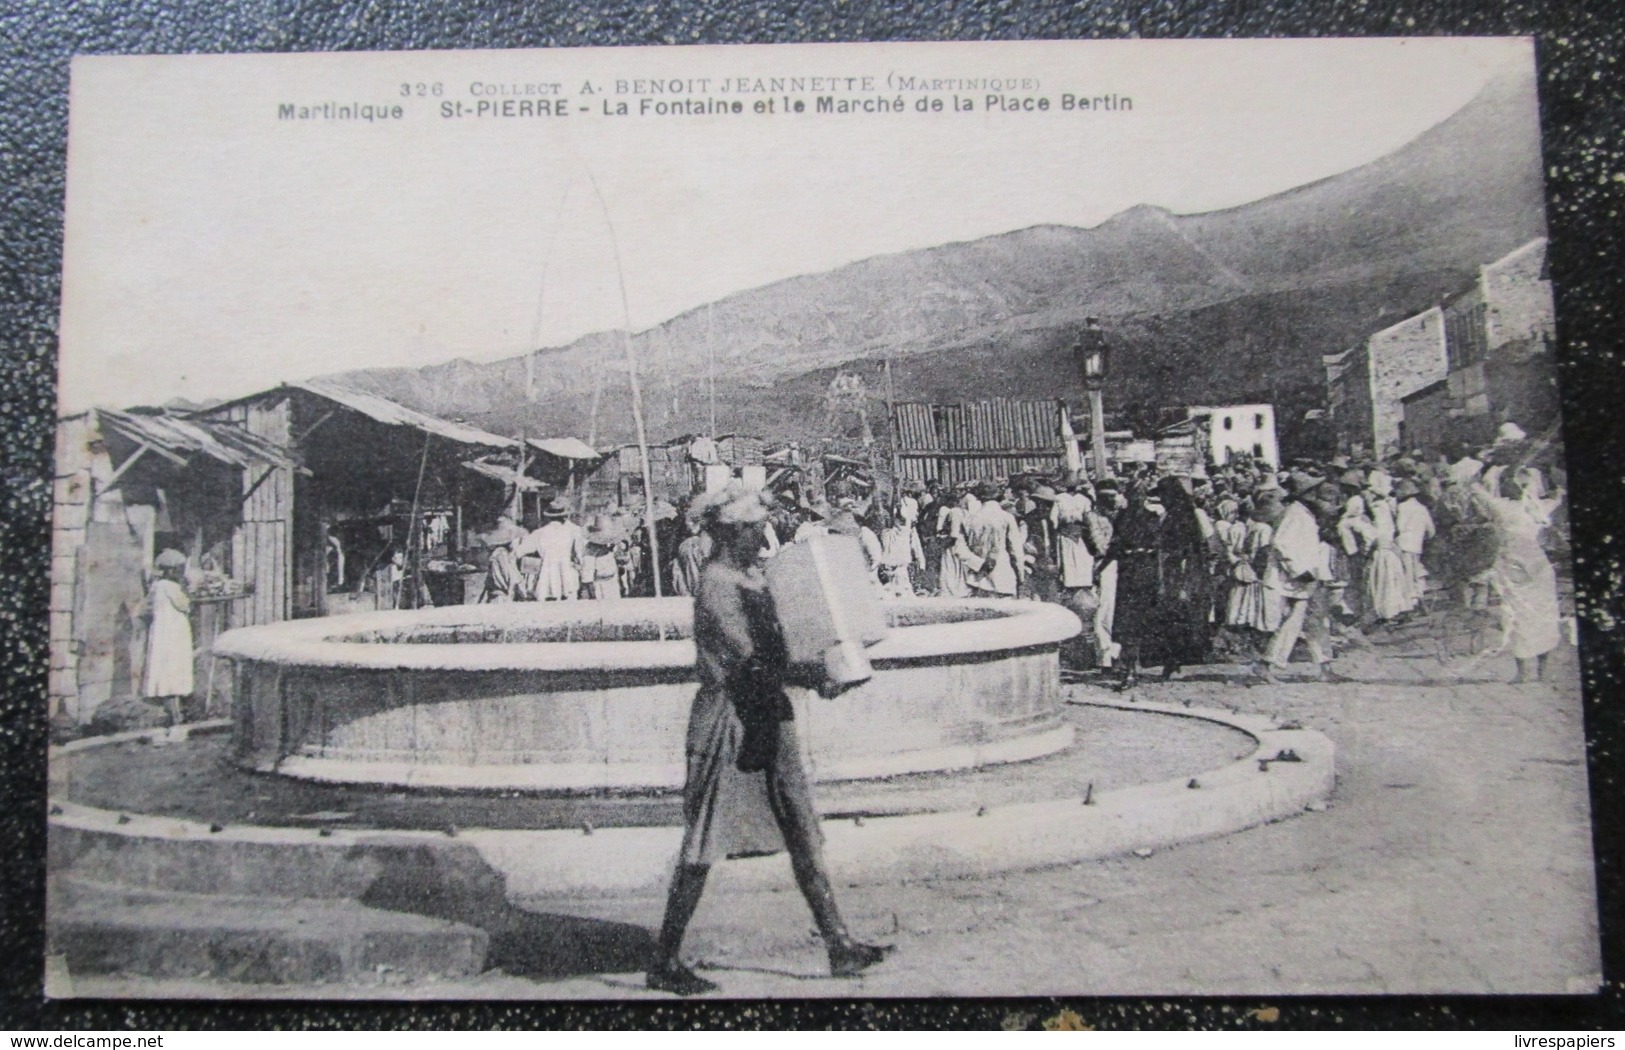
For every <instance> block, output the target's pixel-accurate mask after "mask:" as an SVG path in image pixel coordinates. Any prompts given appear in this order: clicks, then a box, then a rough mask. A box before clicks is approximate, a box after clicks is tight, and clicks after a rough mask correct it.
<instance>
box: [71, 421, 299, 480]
mask: <svg viewBox="0 0 1625 1050" xmlns="http://www.w3.org/2000/svg"><path fill="white" fill-rule="evenodd" d="M96 415H97V416H98V417H99V419H100V421H101V426H102V428H103V431H104V432H106V431H108V430H112V431H115V432H117V433H119V434H122V435H123V436H124V437H126V438H128V439H129V440H131V441H135V442H138V443H141V444H148V445H153V446H155V447H157V448H160V449H164V450H166V451H168V452H170V453H173V454H175V455H179V456H183V457H190V456H193V455H199V454H201V455H205V456H208V457H209V458H210V459H214V460H217V461H219V462H221V463H225V464H227V465H229V466H234V467H247V466H251V465H255V464H269V465H273V466H279V467H297V466H298V463H297V462H296V461H295V460H294V458H293V457H292V455H290V454H289V452H288V450H287V449H286V448H283V447H282V446H281V445H277V444H273V443H272V442H269V441H266V440H265V439H264V438H261V437H256V436H255V435H253V434H250V433H248V432H247V431H246V430H240V429H238V428H237V427H234V426H231V425H230V424H228V423H216V422H212V421H209V420H203V419H182V418H180V417H179V416H171V415H167V414H163V415H144V414H138V413H134V412H120V411H117V410H115V409H110V408H103V409H97V410H96Z"/></svg>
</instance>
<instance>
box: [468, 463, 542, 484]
mask: <svg viewBox="0 0 1625 1050" xmlns="http://www.w3.org/2000/svg"><path fill="white" fill-rule="evenodd" d="M463 466H465V467H467V468H468V469H469V470H472V471H473V472H474V473H476V474H480V475H483V476H485V477H488V478H490V479H492V480H493V481H500V482H502V483H503V484H504V485H518V486H519V487H520V488H521V489H523V490H524V491H526V492H540V491H541V490H542V489H545V488H550V487H551V486H550V485H548V484H547V483H546V482H545V481H538V480H537V479H535V478H533V477H529V476H527V475H524V474H521V473H519V471H517V470H515V469H514V468H513V467H510V466H507V465H505V464H502V463H487V462H485V461H484V460H481V459H473V460H465V461H464V462H463Z"/></svg>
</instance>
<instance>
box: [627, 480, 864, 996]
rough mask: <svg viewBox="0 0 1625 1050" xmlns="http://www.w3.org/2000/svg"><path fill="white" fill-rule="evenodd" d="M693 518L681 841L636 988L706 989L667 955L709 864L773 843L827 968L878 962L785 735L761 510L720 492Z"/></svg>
mask: <svg viewBox="0 0 1625 1050" xmlns="http://www.w3.org/2000/svg"><path fill="white" fill-rule="evenodd" d="M701 520H702V521H703V522H704V527H705V529H706V532H707V534H708V535H710V536H711V537H712V539H713V541H714V547H713V551H712V555H711V557H710V558H709V560H707V561H706V563H705V566H704V569H703V570H702V572H701V574H700V581H699V589H698V593H696V595H695V596H694V649H695V657H696V666H697V670H698V677H699V682H700V685H699V690H698V692H697V693H696V694H695V696H694V705H693V708H692V709H691V711H690V713H689V723H688V736H687V742H686V745H685V753H686V756H687V761H688V770H687V778H686V780H685V781H684V785H683V821H684V832H683V845H682V849H681V852H680V853H679V856H678V862H677V869H676V871H675V873H674V874H673V876H672V882H671V888H670V890H669V892H668V894H667V898H666V913H665V919H664V921H663V922H662V924H661V928H660V939H659V951H658V954H657V956H656V958H655V959H654V961H653V963H652V965H651V966H650V968H649V972H648V977H647V982H648V985H649V987H650V988H655V989H659V990H661V991H668V992H674V993H676V994H678V995H697V994H700V993H702V992H708V991H712V990H714V989H715V988H716V985H715V984H713V983H712V982H710V981H707V980H705V979H704V978H703V977H700V976H698V975H697V974H695V973H694V972H693V971H692V970H690V969H689V968H688V967H687V966H685V965H684V964H683V962H682V960H681V958H680V954H679V953H680V951H681V949H682V942H683V934H684V932H685V931H686V930H687V928H688V923H689V920H690V919H691V918H693V915H694V910H695V908H697V907H698V906H699V903H700V895H701V893H703V892H704V890H705V882H706V877H707V875H708V874H709V873H710V870H711V865H712V864H714V863H715V862H716V861H719V860H722V859H724V858H726V857H729V856H737V855H741V854H759V853H762V852H764V851H765V852H773V851H776V850H778V849H780V848H783V849H787V850H788V852H789V854H790V868H791V870H792V871H793V872H794V874H795V879H796V884H797V886H798V887H799V888H800V889H801V893H802V896H804V897H805V898H806V900H807V904H808V906H809V907H810V908H811V909H812V913H813V918H814V920H815V921H816V922H817V924H818V930H819V932H820V934H821V935H822V936H823V939H824V946H825V948H826V950H827V952H828V955H829V965H830V972H831V973H832V974H834V975H835V976H837V977H849V976H853V975H856V974H857V973H859V972H861V971H862V970H864V969H866V968H868V967H870V966H873V965H874V964H875V963H877V962H879V961H880V960H881V959H882V958H884V957H885V953H886V949H884V948H881V947H877V946H875V945H869V944H863V943H861V942H859V941H856V940H854V939H853V938H852V936H851V935H850V934H849V933H848V932H847V929H846V926H845V924H844V923H843V922H842V921H841V915H840V911H839V910H838V909H837V907H836V904H835V893H834V890H833V889H832V888H831V887H830V881H829V874H828V872H827V871H826V869H825V867H824V857H823V832H822V830H821V828H820V827H819V823H818V813H817V811H816V810H815V809H814V807H813V801H812V790H811V786H810V784H809V782H808V778H807V770H806V768H805V767H804V765H803V764H802V758H801V750H800V747H799V745H798V743H797V739H796V726H795V709H794V708H793V707H792V706H791V704H790V698H789V696H788V694H787V693H786V692H785V686H786V685H787V684H790V681H791V668H790V666H789V661H788V657H787V655H786V650H785V644H784V638H783V634H782V630H781V628H780V625H779V619H778V614H777V612H776V610H775V609H774V605H773V597H772V595H771V593H770V592H769V591H768V589H767V581H766V577H765V575H764V574H763V572H762V568H761V552H762V546H763V543H762V540H763V537H762V524H763V523H764V522H765V521H766V520H767V508H766V506H765V505H764V503H763V502H762V500H761V498H760V497H759V495H758V494H757V493H754V492H749V491H724V492H723V493H721V494H718V495H717V496H715V497H714V498H711V499H709V500H707V501H706V502H705V505H704V507H703V513H702V515H701ZM820 685H821V687H822V683H820ZM827 692H831V693H832V692H833V691H832V690H828V691H827Z"/></svg>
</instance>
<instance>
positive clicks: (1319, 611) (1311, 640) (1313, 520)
mask: <svg viewBox="0 0 1625 1050" xmlns="http://www.w3.org/2000/svg"><path fill="white" fill-rule="evenodd" d="M1323 486H1324V487H1325V488H1326V489H1327V490H1328V493H1327V494H1328V496H1329V497H1332V499H1333V500H1334V501H1335V495H1334V494H1333V493H1332V492H1331V489H1332V488H1333V487H1334V486H1332V485H1331V484H1330V483H1329V482H1326V483H1323V482H1322V480H1321V479H1320V478H1317V477H1314V476H1313V475H1310V474H1306V473H1304V472H1302V471H1299V472H1295V473H1293V474H1292V475H1291V476H1290V477H1289V478H1288V479H1287V491H1288V492H1289V493H1290V494H1291V496H1292V500H1291V502H1289V503H1288V504H1287V505H1286V508H1285V510H1284V511H1283V512H1282V513H1281V518H1280V520H1279V521H1278V522H1277V523H1276V526H1275V532H1274V535H1272V536H1271V537H1270V545H1269V555H1268V557H1267V558H1266V560H1265V564H1264V572H1263V573H1262V576H1261V582H1262V583H1263V585H1264V587H1265V589H1266V591H1268V592H1271V593H1269V594H1268V595H1267V599H1268V600H1269V601H1271V602H1278V603H1279V609H1280V613H1281V619H1280V623H1279V625H1278V626H1277V627H1276V629H1275V630H1274V632H1272V633H1271V634H1270V640H1269V643H1268V645H1266V646H1265V649H1264V654H1263V659H1262V660H1261V661H1259V662H1258V663H1256V664H1254V665H1253V668H1252V673H1253V676H1254V677H1255V678H1256V679H1258V680H1259V681H1262V682H1264V683H1266V684H1276V683H1278V682H1279V679H1278V678H1277V677H1276V672H1277V671H1284V670H1286V666H1287V663H1288V662H1289V661H1290V660H1291V658H1292V650H1293V647H1294V646H1296V645H1297V644H1298V639H1299V638H1300V637H1301V638H1302V639H1303V641H1304V643H1305V645H1306V646H1307V647H1308V649H1309V658H1310V659H1311V660H1313V661H1314V662H1315V664H1316V665H1317V666H1318V667H1319V668H1320V677H1321V679H1322V680H1323V681H1337V680H1339V679H1338V676H1337V675H1335V674H1334V673H1333V672H1332V668H1331V661H1332V649H1331V624H1330V623H1329V622H1328V619H1327V616H1326V613H1325V610H1324V607H1323V606H1324V591H1325V588H1326V586H1327V584H1328V583H1330V582H1331V579H1332V571H1331V557H1330V554H1331V545H1330V544H1328V543H1327V542H1325V540H1323V539H1322V538H1321V527H1320V520H1319V518H1318V517H1317V516H1316V508H1317V496H1316V490H1317V489H1320V488H1322V487H1323ZM1322 502H1324V501H1322Z"/></svg>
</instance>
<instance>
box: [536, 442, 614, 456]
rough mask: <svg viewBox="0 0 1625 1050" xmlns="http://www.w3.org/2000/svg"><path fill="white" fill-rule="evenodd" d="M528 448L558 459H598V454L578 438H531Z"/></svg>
mask: <svg viewBox="0 0 1625 1050" xmlns="http://www.w3.org/2000/svg"><path fill="white" fill-rule="evenodd" d="M530 447H531V448H534V449H539V450H541V451H543V452H546V453H547V454H548V455H550V456H557V457H559V458H560V459H598V458H599V454H598V453H597V452H594V451H593V450H592V446H591V445H589V444H587V443H586V442H585V441H582V440H581V439H580V438H573V437H560V438H531V439H530Z"/></svg>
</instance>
